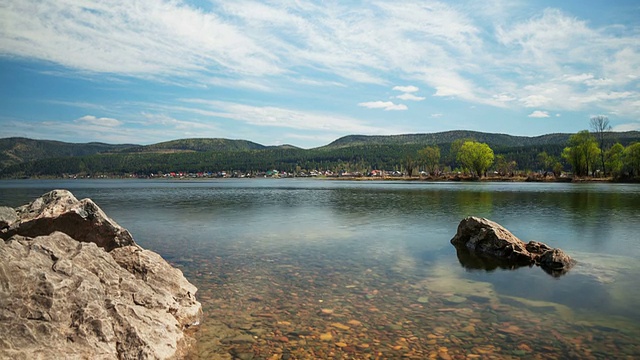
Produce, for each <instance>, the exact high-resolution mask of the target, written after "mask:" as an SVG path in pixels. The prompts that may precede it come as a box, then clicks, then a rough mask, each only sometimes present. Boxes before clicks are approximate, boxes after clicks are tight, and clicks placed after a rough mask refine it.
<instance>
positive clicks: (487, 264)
mask: <svg viewBox="0 0 640 360" xmlns="http://www.w3.org/2000/svg"><path fill="white" fill-rule="evenodd" d="M456 255H457V256H458V261H459V262H460V265H462V267H463V268H465V269H467V270H471V271H487V272H492V271H495V270H496V269H503V270H516V269H519V268H521V267H534V265H535V264H529V265H526V264H524V265H523V264H517V263H513V262H511V261H508V260H502V259H496V258H489V257H485V256H481V255H478V254H476V253H473V252H471V251H469V250H467V249H466V248H456ZM535 266H538V265H535ZM540 267H541V268H542V270H544V272H546V273H547V274H549V275H551V276H553V277H560V276H562V275H565V274H566V273H567V272H568V271H569V269H567V268H563V269H552V268H548V267H542V266H540Z"/></svg>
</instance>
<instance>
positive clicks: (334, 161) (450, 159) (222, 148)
mask: <svg viewBox="0 0 640 360" xmlns="http://www.w3.org/2000/svg"><path fill="white" fill-rule="evenodd" d="M570 136H571V134H549V135H543V136H537V137H523V136H511V135H505V134H490V133H482V132H473V131H448V132H442V133H434V134H408V135H391V136H361V135H352V136H346V137H343V138H340V139H338V140H336V141H334V142H332V143H330V144H328V145H325V146H322V147H317V148H313V149H301V148H297V147H294V146H291V145H282V146H265V145H261V144H257V143H254V142H251V141H246V140H229V139H182V140H174V141H168V142H163V143H158V144H153V145H146V146H141V145H126V144H125V145H109V144H101V143H88V144H70V143H63V142H58V141H46V140H30V139H24V138H8V139H0V178H22V177H40V176H51V177H58V176H67V175H69V174H85V175H94V176H95V175H100V174H106V175H111V174H112V175H125V174H141V175H144V174H146V175H149V174H157V173H168V172H174V171H182V172H189V173H195V172H206V173H216V172H221V171H227V172H228V171H240V172H245V173H246V172H251V173H257V172H262V171H267V170H273V169H277V170H279V171H286V172H297V171H300V170H309V171H310V170H330V171H333V172H340V171H347V172H363V171H367V170H372V169H385V170H387V169H402V168H404V167H406V166H407V161H409V160H411V159H413V160H411V161H417V162H419V161H422V160H420V159H419V157H420V156H421V155H419V152H420V151H421V150H422V149H424V148H425V147H426V146H427V145H438V147H439V154H440V155H439V156H440V166H441V168H442V169H445V168H449V169H455V168H456V167H457V166H459V165H458V164H457V163H456V158H455V156H453V155H451V153H450V149H451V144H452V143H453V142H455V141H456V140H459V139H471V140H475V141H479V142H483V143H487V144H489V146H490V147H491V148H492V149H493V151H494V153H495V155H496V166H498V157H499V158H500V161H501V163H509V164H511V163H513V164H514V165H513V166H515V168H516V169H520V170H523V171H526V170H536V169H538V170H539V169H541V168H542V167H544V166H543V163H541V160H540V157H539V155H540V154H541V153H546V158H548V159H553V161H554V162H556V163H558V162H559V163H561V165H562V166H563V167H564V169H565V170H569V169H570V167H569V164H568V163H567V162H565V161H564V160H563V157H562V156H561V153H562V151H563V149H564V148H565V147H567V146H568V145H569V137H570ZM607 137H609V140H608V143H609V146H611V145H613V143H615V142H620V143H621V144H622V145H623V146H627V145H629V144H630V143H632V142H640V132H638V131H629V132H609V133H607ZM594 141H595V140H594Z"/></svg>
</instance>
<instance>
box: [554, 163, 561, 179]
mask: <svg viewBox="0 0 640 360" xmlns="http://www.w3.org/2000/svg"><path fill="white" fill-rule="evenodd" d="M562 168H563V166H562V163H561V162H560V161H556V163H555V164H553V176H555V177H558V176H560V175H562Z"/></svg>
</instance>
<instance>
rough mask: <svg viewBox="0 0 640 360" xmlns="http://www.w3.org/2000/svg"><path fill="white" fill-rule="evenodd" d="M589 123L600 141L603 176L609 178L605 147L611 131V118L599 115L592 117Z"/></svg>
mask: <svg viewBox="0 0 640 360" xmlns="http://www.w3.org/2000/svg"><path fill="white" fill-rule="evenodd" d="M589 122H590V124H591V131H593V133H594V134H595V136H596V139H597V140H598V146H600V163H601V165H602V174H603V175H604V176H607V171H606V167H605V157H606V150H607V149H605V145H606V144H605V140H606V139H605V137H606V133H607V132H609V131H611V125H609V118H608V117H606V116H604V115H597V116H592V117H591V119H590V120H589Z"/></svg>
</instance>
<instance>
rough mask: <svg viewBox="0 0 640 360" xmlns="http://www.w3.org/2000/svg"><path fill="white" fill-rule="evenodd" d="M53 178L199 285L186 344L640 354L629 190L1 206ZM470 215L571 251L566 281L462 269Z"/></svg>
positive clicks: (82, 188) (244, 350)
mask: <svg viewBox="0 0 640 360" xmlns="http://www.w3.org/2000/svg"><path fill="white" fill-rule="evenodd" d="M54 188H67V189H70V190H71V191H73V193H74V194H75V195H76V197H78V198H83V197H90V198H92V199H93V200H94V201H95V202H96V203H97V204H98V205H99V206H101V207H102V208H103V210H105V212H106V213H107V214H108V215H109V216H111V217H112V218H114V219H115V220H116V221H117V222H118V223H120V224H121V225H122V226H124V227H126V228H127V229H129V230H130V231H131V233H132V234H133V235H134V238H135V239H136V241H137V242H138V243H139V244H141V245H142V246H143V247H145V248H149V249H152V250H154V251H156V252H158V253H160V254H161V255H162V256H163V257H165V258H166V259H167V260H169V261H170V262H172V263H174V264H176V265H177V266H180V267H181V268H182V270H183V271H184V272H185V275H186V276H187V277H188V278H189V279H190V280H191V281H192V282H193V283H194V284H196V286H198V288H199V292H198V298H199V299H200V300H201V301H202V302H203V305H204V307H205V312H206V316H207V318H206V319H205V322H204V324H203V326H202V327H201V329H200V330H199V332H198V334H197V336H198V337H199V339H200V342H199V347H198V349H196V354H195V355H194V356H196V357H197V356H200V357H202V358H215V357H221V358H225V357H227V358H229V357H231V356H235V357H237V358H247V359H248V358H272V357H273V356H275V357H273V358H287V357H288V358H309V357H321V358H328V357H330V358H394V357H401V356H405V357H409V358H411V357H415V358H426V357H430V356H431V357H436V358H438V357H439V358H447V357H449V358H457V357H458V358H473V357H475V356H476V355H477V356H482V357H489V358H490V357H496V358H511V357H515V358H521V357H522V358H580V359H583V358H602V359H605V358H626V357H628V358H633V357H637V356H640V347H639V345H638V341H637V339H638V336H639V335H640V325H638V324H640V322H639V321H640V308H638V307H637V299H638V298H640V289H638V288H640V286H638V280H637V279H639V276H640V266H639V265H638V264H637V259H638V257H639V255H640V235H639V234H640V186H638V185H622V184H536V183H534V184H532V183H416V182H411V183H406V182H388V181H385V182H347V181H319V180H299V179H281V180H272V179H268V180H262V179H242V180H228V179H225V180H219V181H176V182H171V181H146V180H125V181H121V180H120V181H116V180H94V181H2V182H0V204H2V205H8V206H18V205H21V204H24V203H26V202H28V201H30V200H32V199H34V198H35V197H37V196H39V195H41V194H43V193H44V192H46V191H49V190H51V189H54ZM468 215H476V216H483V217H487V218H489V219H491V220H494V221H496V222H498V223H500V224H502V225H503V226H505V227H506V228H507V229H509V230H511V231H512V232H513V233H514V234H515V235H516V236H518V237H520V238H521V239H523V240H525V241H528V240H539V241H543V242H546V243H548V244H549V245H551V246H554V247H560V248H562V249H563V250H565V251H566V252H567V253H569V254H571V255H572V256H573V257H574V258H576V259H577V260H578V262H579V263H578V265H577V266H576V267H575V268H574V269H572V270H571V271H570V272H569V273H568V274H567V275H565V276H562V277H560V278H553V277H551V276H549V275H547V274H546V273H544V272H543V271H542V270H541V269H539V268H535V267H534V268H520V269H517V270H513V271H508V270H502V269H496V270H493V271H485V270H473V269H468V268H466V267H464V266H462V265H461V263H460V261H459V260H458V258H457V256H456V252H455V249H454V248H453V246H451V245H450V243H449V240H450V239H451V237H453V235H454V234H455V231H456V228H457V225H458V223H459V221H460V220H461V219H462V218H464V217H465V216H468ZM242 336H245V338H243V337H242ZM246 336H249V337H248V338H246Z"/></svg>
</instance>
